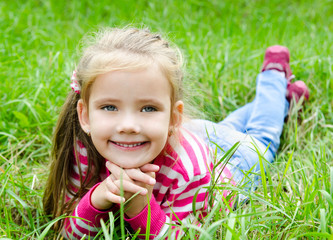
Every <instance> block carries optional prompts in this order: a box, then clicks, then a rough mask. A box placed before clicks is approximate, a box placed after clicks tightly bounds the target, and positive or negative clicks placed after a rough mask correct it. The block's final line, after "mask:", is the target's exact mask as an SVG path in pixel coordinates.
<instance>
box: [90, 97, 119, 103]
mask: <svg viewBox="0 0 333 240" xmlns="http://www.w3.org/2000/svg"><path fill="white" fill-rule="evenodd" d="M105 102H113V103H114V102H115V103H116V102H120V100H119V99H117V98H112V97H104V98H97V99H95V100H93V101H92V103H94V104H101V103H105Z"/></svg>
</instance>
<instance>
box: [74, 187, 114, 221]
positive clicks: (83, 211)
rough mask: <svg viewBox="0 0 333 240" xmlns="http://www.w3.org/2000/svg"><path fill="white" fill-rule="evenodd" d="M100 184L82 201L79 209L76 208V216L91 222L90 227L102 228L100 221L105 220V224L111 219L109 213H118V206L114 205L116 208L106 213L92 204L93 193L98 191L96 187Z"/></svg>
mask: <svg viewBox="0 0 333 240" xmlns="http://www.w3.org/2000/svg"><path fill="white" fill-rule="evenodd" d="M99 184H100V183H97V184H96V185H95V186H93V187H92V188H91V189H90V190H89V192H87V193H86V194H85V195H84V196H83V198H82V199H81V200H80V202H79V204H78V206H77V208H76V211H77V212H76V214H75V215H76V216H79V217H80V218H83V219H86V220H88V221H90V224H89V225H94V226H95V227H100V226H101V224H100V220H101V219H103V220H104V222H105V221H107V219H108V218H109V212H110V211H112V212H114V213H115V212H117V211H118V207H117V206H116V205H114V207H112V208H111V209H108V210H105V211H101V210H98V209H96V208H95V207H94V206H93V205H92V204H91V201H90V199H91V194H92V193H93V191H94V190H95V189H96V187H97V186H98V185H99Z"/></svg>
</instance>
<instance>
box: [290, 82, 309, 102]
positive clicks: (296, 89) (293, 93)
mask: <svg viewBox="0 0 333 240" xmlns="http://www.w3.org/2000/svg"><path fill="white" fill-rule="evenodd" d="M309 95H310V94H309V89H308V87H307V86H306V84H305V83H304V82H303V81H296V82H293V83H288V85H287V94H286V98H287V100H288V102H290V101H291V100H292V99H293V98H295V101H296V103H297V102H298V101H299V99H300V98H301V97H302V96H304V100H309Z"/></svg>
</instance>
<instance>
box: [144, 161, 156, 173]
mask: <svg viewBox="0 0 333 240" xmlns="http://www.w3.org/2000/svg"><path fill="white" fill-rule="evenodd" d="M140 170H141V171H142V172H158V171H159V170H160V167H159V166H158V165H155V164H151V163H147V164H145V165H143V166H142V167H140Z"/></svg>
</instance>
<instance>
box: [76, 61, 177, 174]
mask: <svg viewBox="0 0 333 240" xmlns="http://www.w3.org/2000/svg"><path fill="white" fill-rule="evenodd" d="M182 111H183V103H182V102H181V101H178V102H176V103H175V106H171V86H170V83H169V82H168V80H167V78H166V77H165V76H164V75H163V74H162V72H161V71H160V70H159V68H158V67H157V66H152V67H150V68H147V69H145V70H140V71H130V72H126V71H115V72H109V73H106V74H103V75H100V76H98V77H97V78H96V80H95V81H94V83H93V85H92V86H91V89H90V97H89V106H87V105H86V104H85V103H84V102H83V101H82V100H80V101H79V102H78V114H79V119H80V123H81V126H82V128H83V130H85V131H87V130H90V133H91V138H92V141H93V143H94V145H95V147H96V149H97V150H98V152H99V153H100V154H101V155H102V156H103V157H104V158H106V159H108V160H109V161H111V162H113V163H115V164H117V165H118V166H120V167H122V168H137V167H140V166H142V165H144V164H146V163H150V162H152V161H153V160H154V159H155V158H156V157H157V156H158V155H159V154H160V153H161V151H162V150H163V148H164V147H165V144H166V142H167V139H168V133H169V131H170V130H172V129H173V128H174V127H176V126H177V125H178V124H180V121H181V114H182Z"/></svg>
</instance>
